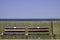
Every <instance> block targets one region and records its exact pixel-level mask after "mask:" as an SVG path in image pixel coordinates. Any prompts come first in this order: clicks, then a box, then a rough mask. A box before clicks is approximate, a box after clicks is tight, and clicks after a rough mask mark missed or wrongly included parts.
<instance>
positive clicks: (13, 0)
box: [0, 0, 60, 19]
mask: <svg viewBox="0 0 60 40" xmlns="http://www.w3.org/2000/svg"><path fill="white" fill-rule="evenodd" d="M0 18H14V19H16V18H19V19H20V18H60V0H0Z"/></svg>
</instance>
